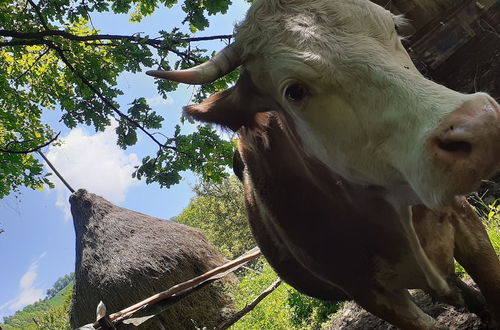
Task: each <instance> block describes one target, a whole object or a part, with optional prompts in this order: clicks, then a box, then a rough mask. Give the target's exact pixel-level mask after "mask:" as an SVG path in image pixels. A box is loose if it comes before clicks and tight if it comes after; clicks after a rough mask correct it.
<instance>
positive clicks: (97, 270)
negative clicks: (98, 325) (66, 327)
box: [70, 190, 232, 329]
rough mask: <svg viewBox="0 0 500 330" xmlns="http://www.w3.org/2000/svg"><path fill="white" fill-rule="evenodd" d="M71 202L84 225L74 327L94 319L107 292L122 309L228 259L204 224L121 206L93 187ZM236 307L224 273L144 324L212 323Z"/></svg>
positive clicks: (110, 304) (110, 302) (112, 307)
mask: <svg viewBox="0 0 500 330" xmlns="http://www.w3.org/2000/svg"><path fill="white" fill-rule="evenodd" d="M70 203H71V212H72V214H73V221H74V226H75V232H76V269H75V287H74V292H73V302H72V307H71V312H70V323H71V325H72V326H73V327H77V326H82V325H84V324H88V323H92V322H94V321H95V313H96V312H95V310H96V306H97V304H98V303H99V301H101V300H102V301H103V302H104V303H105V305H106V307H107V310H108V313H113V312H117V311H119V310H121V309H123V308H125V307H128V306H129V305H132V304H134V303H136V302H138V301H140V300H142V299H144V298H147V297H149V296H150V295H152V294H155V293H157V292H160V291H163V290H165V289H167V288H169V287H171V286H173V285H175V284H177V283H180V282H183V281H185V280H188V279H191V278H193V277H195V276H198V275H200V274H202V273H204V272H206V271H208V270H210V269H212V268H215V267H217V266H220V265H221V264H223V263H224V261H225V260H224V258H223V257H222V256H221V255H220V254H219V253H218V252H217V251H216V250H215V249H214V248H213V247H212V246H211V245H210V244H209V243H208V241H207V239H206V238H205V236H204V234H202V233H201V232H200V231H199V230H197V229H194V228H190V227H187V226H184V225H181V224H178V223H174V222H171V221H164V220H160V219H157V218H153V217H150V216H147V215H144V214H141V213H137V212H134V211H130V210H127V209H124V208H121V207H118V206H116V205H113V204H111V203H110V202H108V201H107V200H105V199H104V198H102V197H100V196H97V195H94V194H91V193H88V192H87V191H85V190H79V191H77V192H76V193H74V194H73V195H72V196H71V197H70ZM226 281H227V280H226ZM231 311H232V302H231V300H230V298H229V297H228V296H227V295H226V294H225V293H223V291H222V283H220V281H218V282H216V283H215V285H214V284H211V285H209V286H207V287H205V288H203V289H201V290H200V291H198V292H196V293H194V294H193V295H191V296H188V297H186V298H184V299H182V300H181V301H180V302H178V303H177V304H175V305H173V306H171V307H170V308H169V309H168V310H166V311H165V312H163V313H162V314H161V315H159V316H158V317H155V318H153V319H152V320H149V321H147V322H146V323H145V324H143V325H142V326H141V329H194V328H197V327H198V328H203V327H208V328H210V327H213V326H215V325H217V324H219V323H221V322H222V321H223V320H224V319H225V318H226V317H227V315H228V314H230V313H231Z"/></svg>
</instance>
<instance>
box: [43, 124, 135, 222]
mask: <svg viewBox="0 0 500 330" xmlns="http://www.w3.org/2000/svg"><path fill="white" fill-rule="evenodd" d="M116 125H117V124H116V122H113V123H112V125H111V126H110V127H108V128H107V129H106V130H105V131H104V132H99V133H96V134H94V135H87V134H86V133H85V132H84V131H83V130H82V129H81V128H76V129H73V130H72V131H71V132H70V133H69V134H68V136H66V137H64V138H62V139H61V140H62V145H60V146H55V147H54V146H52V147H50V150H49V152H48V153H47V158H48V159H49V160H50V161H51V162H52V164H53V165H54V167H55V168H56V169H57V170H58V171H59V173H61V175H62V176H63V177H64V179H65V180H66V181H67V182H68V183H69V185H70V186H71V187H72V188H73V189H75V190H78V189H80V188H85V189H87V190H88V191H89V192H92V193H95V194H98V195H101V196H103V197H104V198H106V199H108V200H110V201H111V202H113V203H120V202H122V201H124V200H125V196H126V194H127V191H128V189H129V188H130V187H131V186H134V185H138V184H140V181H138V180H136V179H133V178H132V177H131V174H132V172H133V171H134V166H136V165H139V163H140V162H139V160H138V158H137V155H136V154H134V153H132V154H130V155H127V154H125V152H124V151H123V150H122V149H120V148H119V147H118V146H117V145H116V135H115V131H114V130H115V128H116ZM47 170H48V171H50V170H49V169H47ZM51 180H52V182H54V184H55V185H56V191H57V201H56V206H58V207H59V208H60V209H61V210H62V211H63V212H64V218H65V219H70V218H71V211H70V207H69V202H68V198H69V195H70V192H69V190H68V189H67V188H66V186H64V185H63V183H62V182H61V181H60V180H59V179H58V178H57V177H56V176H55V175H52V177H51Z"/></svg>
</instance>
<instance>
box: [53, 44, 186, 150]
mask: <svg viewBox="0 0 500 330" xmlns="http://www.w3.org/2000/svg"><path fill="white" fill-rule="evenodd" d="M45 44H46V45H47V46H49V47H50V48H51V49H53V50H54V51H55V52H56V53H57V54H58V56H59V58H60V59H61V61H63V63H64V64H65V65H66V66H67V67H68V69H69V70H70V71H71V72H73V74H74V75H76V76H77V77H78V78H79V79H80V80H81V81H82V82H83V84H84V85H85V86H87V87H88V88H89V89H90V90H91V91H92V92H93V93H94V94H95V95H97V97H98V98H99V99H100V100H101V101H102V102H103V103H104V104H105V105H107V106H108V107H109V108H110V109H111V110H113V111H114V112H115V113H116V114H117V115H118V116H119V117H120V118H123V119H125V120H127V121H128V122H129V123H131V124H132V125H134V126H135V127H137V128H138V129H140V130H141V131H142V132H143V133H144V134H146V135H147V136H148V137H149V138H150V139H151V140H153V141H154V142H155V143H156V144H157V145H158V147H160V149H170V150H173V151H175V152H177V153H181V154H184V155H185V156H187V157H191V155H189V154H187V153H185V152H183V151H180V150H178V149H177V148H176V147H174V146H168V145H165V144H163V143H161V142H160V141H158V140H157V139H156V138H155V137H154V136H153V134H151V133H150V132H148V131H147V130H146V129H145V128H144V127H143V126H142V125H141V124H139V123H138V122H137V121H135V120H134V119H132V118H130V117H129V116H127V115H126V114H124V113H123V112H121V111H120V110H119V109H118V108H117V107H116V106H115V105H114V104H113V103H112V102H111V101H109V100H108V99H107V98H106V97H105V96H104V95H103V94H102V93H101V92H100V91H99V90H98V89H97V88H96V87H94V86H93V85H92V84H91V83H90V81H89V80H88V79H87V78H85V76H83V75H82V74H81V73H80V72H79V71H78V70H76V68H75V67H74V66H73V65H72V64H71V63H70V61H69V60H68V58H67V57H66V55H64V52H63V50H62V49H61V48H59V47H58V46H56V45H55V44H54V43H53V42H51V41H49V40H45Z"/></svg>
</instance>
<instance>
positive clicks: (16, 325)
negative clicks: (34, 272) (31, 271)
mask: <svg viewBox="0 0 500 330" xmlns="http://www.w3.org/2000/svg"><path fill="white" fill-rule="evenodd" d="M68 277H72V276H71V274H68V275H66V276H65V277H62V278H60V279H59V280H57V281H56V283H55V284H54V286H55V285H56V284H57V283H58V282H59V283H61V282H63V281H65V280H64V278H68ZM73 283H74V282H73V281H72V280H71V281H70V282H69V283H67V285H66V286H65V287H63V288H62V289H61V290H59V291H58V292H56V293H55V294H54V295H53V296H52V297H51V298H46V299H43V300H41V301H38V302H36V303H34V304H31V305H28V306H26V307H24V308H23V309H22V310H21V311H17V312H16V313H15V314H14V315H12V316H8V317H4V323H3V324H0V327H2V329H5V330H14V329H23V330H24V329H27V330H31V329H33V330H34V329H48V330H64V329H70V326H69V316H68V315H69V314H68V313H69V306H70V303H71V297H72V293H73Z"/></svg>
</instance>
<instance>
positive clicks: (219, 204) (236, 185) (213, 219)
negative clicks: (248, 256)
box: [175, 176, 256, 259]
mask: <svg viewBox="0 0 500 330" xmlns="http://www.w3.org/2000/svg"><path fill="white" fill-rule="evenodd" d="M193 190H194V192H195V193H196V196H195V197H194V198H193V199H192V200H191V202H190V203H189V205H188V207H187V208H186V209H185V210H184V211H183V212H182V213H181V214H180V215H179V216H177V217H176V218H175V220H176V221H177V222H179V223H183V224H186V225H188V226H191V227H196V228H200V229H201V230H202V231H203V232H204V233H205V234H206V235H207V237H208V240H209V241H210V242H211V243H212V244H214V245H215V246H216V247H217V248H218V249H219V251H221V252H222V253H223V254H224V255H225V256H226V257H227V258H229V259H234V258H235V257H237V256H239V255H241V254H243V253H244V252H246V251H248V250H250V249H251V248H253V247H254V246H255V245H256V243H255V241H254V240H253V237H252V233H251V232H250V228H249V226H248V221H247V217H246V213H245V206H244V204H243V187H242V185H241V183H240V182H239V181H238V179H237V178H236V177H235V176H231V177H229V178H226V179H224V180H223V181H222V183H220V184H217V183H212V182H206V181H202V182H201V183H200V184H198V185H196V186H195V187H194V189H193Z"/></svg>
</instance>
